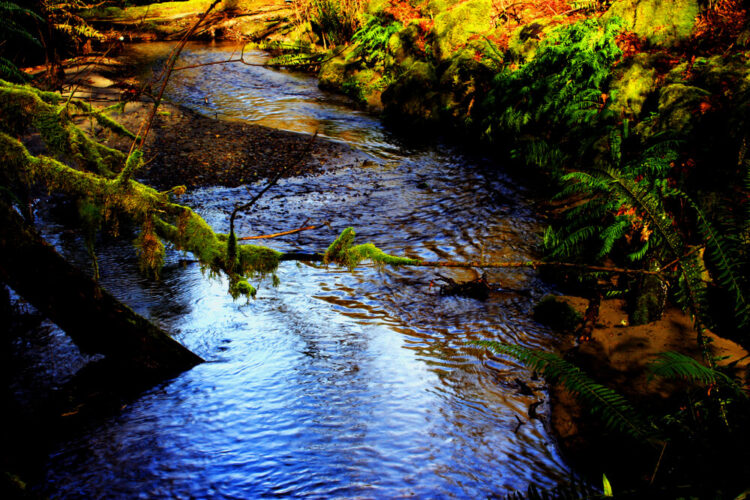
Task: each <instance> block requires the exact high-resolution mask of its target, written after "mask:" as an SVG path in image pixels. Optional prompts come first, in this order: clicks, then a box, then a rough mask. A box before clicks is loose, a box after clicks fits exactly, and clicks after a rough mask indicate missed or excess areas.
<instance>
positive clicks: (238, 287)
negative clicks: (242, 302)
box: [229, 279, 257, 300]
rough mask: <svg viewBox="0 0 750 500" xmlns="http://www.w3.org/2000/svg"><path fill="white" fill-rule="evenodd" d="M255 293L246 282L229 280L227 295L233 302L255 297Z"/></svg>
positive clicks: (252, 287)
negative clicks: (242, 298) (241, 298)
mask: <svg viewBox="0 0 750 500" xmlns="http://www.w3.org/2000/svg"><path fill="white" fill-rule="evenodd" d="M256 293H257V290H256V289H255V287H254V286H253V285H251V284H250V283H248V282H247V280H244V279H235V280H230V282H229V295H231V296H232V298H233V299H234V300H237V299H239V298H240V297H248V298H250V297H255V294H256Z"/></svg>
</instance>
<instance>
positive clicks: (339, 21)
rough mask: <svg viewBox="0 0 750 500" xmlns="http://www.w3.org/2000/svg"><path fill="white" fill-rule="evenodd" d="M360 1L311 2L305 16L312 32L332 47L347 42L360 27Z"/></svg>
mask: <svg viewBox="0 0 750 500" xmlns="http://www.w3.org/2000/svg"><path fill="white" fill-rule="evenodd" d="M363 11H364V2H363V1H362V0H312V1H311V2H310V4H309V6H308V10H307V13H308V14H307V15H308V20H309V21H310V26H312V30H313V31H314V32H315V33H317V34H318V35H320V36H321V38H323V39H324V41H325V40H327V42H328V43H330V44H332V45H340V44H342V43H346V42H348V41H349V40H350V39H351V37H352V35H354V33H355V32H356V31H357V29H358V28H359V26H360V21H359V18H360V15H361V14H362V12H363Z"/></svg>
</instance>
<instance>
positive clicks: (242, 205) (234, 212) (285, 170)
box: [229, 130, 318, 235]
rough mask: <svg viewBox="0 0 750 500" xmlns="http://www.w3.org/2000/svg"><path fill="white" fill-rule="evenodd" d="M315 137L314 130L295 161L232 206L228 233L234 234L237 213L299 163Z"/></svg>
mask: <svg viewBox="0 0 750 500" xmlns="http://www.w3.org/2000/svg"><path fill="white" fill-rule="evenodd" d="M317 137H318V131H317V130H316V131H315V133H314V134H313V136H312V137H311V138H310V140H309V141H308V142H307V146H305V149H304V150H302V151H301V152H300V153H299V155H298V156H297V158H296V160H295V161H293V162H291V163H289V164H287V165H286V166H285V167H283V168H281V169H279V171H278V172H277V173H276V175H275V176H273V178H272V179H271V180H270V181H268V183H267V184H266V186H265V187H264V188H263V189H261V190H260V192H259V193H258V194H256V195H255V196H253V198H252V199H251V200H250V201H248V202H247V203H242V204H238V205H236V206H235V207H234V210H232V215H231V216H230V217H229V234H230V235H233V234H234V219H235V218H236V217H237V213H239V212H240V211H246V210H249V209H250V208H251V207H252V206H253V205H255V203H256V202H257V201H258V200H259V199H260V197H261V196H263V195H264V194H265V193H266V191H268V190H269V189H271V187H273V186H274V185H275V184H276V183H277V182H279V179H281V176H283V175H284V174H285V173H286V172H288V171H289V170H291V169H292V168H295V167H296V166H297V165H299V164H300V163H301V162H302V160H303V159H304V158H305V157H306V156H307V153H308V152H309V151H310V150H311V149H312V145H313V143H314V142H315V139H316V138H317Z"/></svg>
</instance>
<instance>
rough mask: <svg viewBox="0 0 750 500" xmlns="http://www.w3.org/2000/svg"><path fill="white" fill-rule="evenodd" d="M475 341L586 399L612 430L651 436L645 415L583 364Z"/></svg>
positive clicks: (643, 437) (530, 351)
mask: <svg viewBox="0 0 750 500" xmlns="http://www.w3.org/2000/svg"><path fill="white" fill-rule="evenodd" d="M472 344H475V345H479V346H483V347H486V348H488V349H490V350H491V351H493V352H495V353H497V354H503V355H506V356H511V357H513V358H515V359H517V360H519V361H520V362H521V363H523V364H524V365H526V366H527V367H528V368H530V369H531V370H534V371H536V372H539V373H540V374H542V375H543V376H544V378H545V379H546V380H547V381H548V382H549V383H551V384H561V385H562V386H563V387H565V388H566V389H567V390H568V391H569V392H570V393H571V394H573V395H574V396H575V397H577V398H579V399H580V400H581V401H582V402H584V403H585V404H586V405H587V406H588V407H589V409H590V410H591V412H592V413H594V414H596V415H598V416H599V417H601V419H602V421H603V422H604V423H605V424H606V426H607V427H608V428H609V429H610V430H613V431H618V432H625V433H627V434H629V435H631V436H633V437H635V438H637V439H640V440H648V439H649V438H651V437H652V436H653V431H652V430H651V429H650V428H649V427H648V426H647V425H646V423H645V419H644V418H643V417H642V416H641V415H640V413H639V412H638V411H636V409H635V408H634V407H633V406H632V405H631V404H630V403H628V402H627V401H626V400H625V398H623V397H622V396H621V395H620V394H618V393H616V392H615V391H613V390H611V389H608V388H607V387H604V386H602V385H600V384H597V383H596V382H594V381H593V380H592V379H591V378H589V377H588V375H586V374H585V373H583V371H581V369H580V368H578V367H577V366H575V365H573V364H571V363H569V362H567V361H565V360H564V359H562V358H560V357H559V356H557V355H556V354H552V353H548V352H543V351H538V350H535V349H528V348H526V347H522V346H518V345H512V344H504V343H501V342H495V341H489V340H483V341H475V342H472Z"/></svg>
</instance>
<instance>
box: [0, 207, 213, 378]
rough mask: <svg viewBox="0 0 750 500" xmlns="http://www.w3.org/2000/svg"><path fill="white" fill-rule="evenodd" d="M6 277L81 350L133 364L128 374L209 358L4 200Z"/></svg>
mask: <svg viewBox="0 0 750 500" xmlns="http://www.w3.org/2000/svg"><path fill="white" fill-rule="evenodd" d="M0 227H2V228H3V230H2V232H0V281H2V282H5V283H7V284H8V285H9V286H10V287H11V288H13V289H14V290H15V291H16V292H17V293H18V294H19V295H21V296H22V297H23V298H24V299H26V300H27V301H29V302H30V303H31V304H32V305H34V307H36V308H37V309H38V310H39V311H41V312H42V313H43V314H44V315H45V316H46V317H48V318H49V319H50V320H52V321H53V322H54V323H56V324H57V325H58V326H59V327H60V328H62V329H63V330H64V331H65V332H66V333H67V334H68V335H69V336H70V338H71V339H72V340H73V341H74V342H75V344H76V345H77V346H78V347H79V348H80V349H81V351H84V352H87V353H101V354H104V355H105V356H106V357H107V358H108V359H111V360H113V361H116V362H117V363H118V365H119V366H124V367H127V368H132V371H130V372H128V373H122V374H121V375H122V377H130V378H133V379H134V381H135V380H136V379H137V381H138V382H156V381H159V380H162V379H165V378H169V377H172V376H175V375H177V374H179V373H181V372H183V371H185V370H188V369H190V368H192V367H193V366H195V365H197V364H199V363H201V362H202V361H203V360H202V359H201V358H200V357H199V356H197V355H195V354H194V353H192V352H191V351H189V350H188V349H186V348H185V347H183V346H182V345H181V344H180V343H179V342H177V341H176V340H174V339H172V338H171V337H170V336H169V335H168V334H167V333H166V332H164V331H163V330H161V329H160V328H158V327H156V326H154V325H153V324H151V322H149V321H148V320H146V319H145V318H143V317H142V316H140V315H138V314H136V313H135V312H134V311H133V310H132V309H130V308H129V307H128V306H126V305H125V304H123V303H122V302H120V301H119V300H117V299H116V298H114V297H113V296H112V295H111V294H109V293H108V292H107V291H106V290H104V289H103V288H102V287H101V286H99V284H98V283H96V282H95V281H94V280H92V279H91V278H89V277H88V276H86V275H85V274H83V273H82V272H81V271H80V270H78V269H77V268H75V267H73V266H72V265H71V264H69V263H68V262H67V261H66V260H65V259H64V258H63V257H62V256H61V255H60V254H58V253H57V252H56V251H55V249H54V248H53V247H52V246H51V245H50V244H48V243H47V242H45V241H44V240H43V239H42V238H41V237H40V236H39V235H38V234H37V233H36V231H35V230H34V229H33V228H31V227H30V226H27V225H26V224H25V223H24V222H23V221H22V219H21V217H20V216H19V215H18V214H17V213H16V212H15V211H14V210H13V209H12V208H11V207H10V206H9V205H7V204H6V203H3V202H0Z"/></svg>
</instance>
